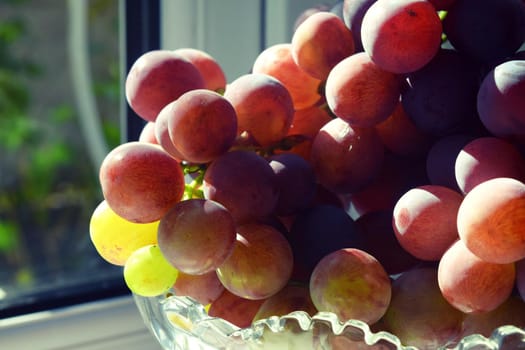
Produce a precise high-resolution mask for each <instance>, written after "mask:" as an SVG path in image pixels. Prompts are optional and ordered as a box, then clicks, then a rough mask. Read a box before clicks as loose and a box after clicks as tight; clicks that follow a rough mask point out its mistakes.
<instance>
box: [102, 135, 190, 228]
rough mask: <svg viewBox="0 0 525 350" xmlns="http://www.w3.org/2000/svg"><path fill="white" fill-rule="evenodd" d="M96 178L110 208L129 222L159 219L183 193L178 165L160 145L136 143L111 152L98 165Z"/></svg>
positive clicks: (116, 148)
mask: <svg viewBox="0 0 525 350" xmlns="http://www.w3.org/2000/svg"><path fill="white" fill-rule="evenodd" d="M99 179H100V185H101V188H102V192H103V195H104V198H105V199H106V201H107V202H108V205H109V206H110V207H111V209H113V210H114V211H115V213H117V214H118V215H119V216H121V217H122V218H124V219H126V220H128V221H132V222H139V223H147V222H153V221H157V220H160V218H161V217H162V216H164V214H165V213H166V212H167V211H168V210H169V209H170V208H171V207H172V206H173V205H175V203H177V202H179V200H180V199H181V198H182V195H183V193H184V174H183V173H182V168H181V166H180V164H179V162H178V161H177V160H176V159H174V158H173V157H171V156H170V155H169V154H168V153H166V152H165V151H164V150H163V149H162V148H161V147H160V146H158V145H154V144H149V143H145V142H139V141H131V142H127V143H124V144H121V145H119V146H117V147H115V148H114V149H113V150H111V151H110V152H109V153H108V154H107V155H106V157H105V158H104V160H103V162H102V164H101V166H100V171H99Z"/></svg>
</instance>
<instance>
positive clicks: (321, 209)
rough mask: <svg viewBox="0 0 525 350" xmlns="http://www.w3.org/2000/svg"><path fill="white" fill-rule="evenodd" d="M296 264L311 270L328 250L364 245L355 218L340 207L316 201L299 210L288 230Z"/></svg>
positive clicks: (303, 268) (307, 270)
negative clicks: (303, 209) (307, 207)
mask: <svg viewBox="0 0 525 350" xmlns="http://www.w3.org/2000/svg"><path fill="white" fill-rule="evenodd" d="M289 240H290V244H291V246H292V249H293V252H294V259H295V264H296V265H298V266H299V267H300V268H302V270H304V271H306V272H311V271H312V270H313V268H314V267H315V265H316V264H317V263H318V262H319V261H320V260H321V259H322V258H323V257H324V256H325V255H327V254H329V253H331V252H333V251H336V250H338V249H343V248H362V247H363V240H362V237H361V236H360V233H359V229H358V226H357V224H356V223H355V222H354V220H353V219H352V218H351V217H350V216H349V215H348V214H347V213H346V212H345V211H344V210H343V209H342V208H340V207H337V206H333V205H326V204H321V205H316V206H313V207H311V208H309V209H307V210H305V211H302V212H301V213H299V214H298V215H297V216H296V218H295V220H294V222H293V224H292V226H291V228H290V234H289Z"/></svg>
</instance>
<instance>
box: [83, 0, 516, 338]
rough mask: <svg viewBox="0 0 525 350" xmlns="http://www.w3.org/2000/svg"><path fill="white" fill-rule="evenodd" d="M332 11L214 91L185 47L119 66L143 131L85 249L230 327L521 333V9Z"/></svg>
mask: <svg viewBox="0 0 525 350" xmlns="http://www.w3.org/2000/svg"><path fill="white" fill-rule="evenodd" d="M337 5H338V6H337V7H335V6H334V10H333V11H331V10H330V8H327V7H319V8H317V9H308V11H305V12H304V14H303V15H302V16H301V17H300V18H299V19H300V20H299V19H298V21H297V22H296V26H295V29H294V34H293V37H292V39H291V41H290V42H287V43H280V44H275V45H272V46H270V47H268V48H266V49H265V50H264V51H262V52H261V53H260V54H259V56H258V57H256V59H255V60H254V62H253V66H252V70H251V71H250V72H249V73H247V74H245V75H242V76H240V77H238V78H236V79H234V80H233V81H231V82H227V81H226V78H225V75H224V73H223V71H222V69H221V66H220V65H219V63H218V62H217V61H216V60H215V59H214V58H213V57H212V56H211V55H209V54H208V53H206V52H204V51H201V50H197V49H190V48H182V49H177V50H164V49H162V50H153V51H150V52H146V53H144V54H143V55H142V56H141V57H140V58H139V59H138V60H137V61H136V62H135V64H134V65H133V67H132V68H131V70H130V72H129V73H128V75H127V79H126V98H127V102H128V103H129V105H130V107H131V108H132V109H133V110H134V111H135V112H136V113H137V114H138V115H139V116H140V117H141V118H143V119H144V121H145V122H146V123H145V126H144V129H143V131H142V133H141V135H140V138H139V140H137V141H130V142H127V143H124V144H121V145H119V146H117V147H116V148H115V149H113V150H112V151H111V152H110V153H109V154H108V155H107V157H106V158H105V159H104V161H103V163H102V164H101V167H100V184H101V189H102V192H103V195H104V199H103V201H102V202H101V203H100V205H99V206H98V207H97V208H96V209H95V211H94V212H93V215H92V219H91V224H90V234H91V239H92V242H93V244H94V246H95V248H96V249H97V251H98V252H99V254H100V255H101V256H102V257H103V258H104V259H106V260H107V261H108V262H109V263H112V264H115V265H120V266H123V268H124V278H125V281H126V283H127V285H128V286H129V288H130V289H131V291H132V292H134V293H136V294H139V295H142V296H158V295H162V294H164V293H167V292H168V291H174V292H175V293H176V294H180V295H189V296H191V297H193V298H194V299H196V300H197V301H199V302H201V303H202V304H205V305H209V314H210V315H213V316H218V317H222V318H224V319H227V320H229V321H230V322H232V323H235V324H236V325H238V326H240V327H245V326H248V325H249V324H251V322H252V321H254V320H257V319H261V318H265V317H269V316H272V315H283V314H286V313H288V312H291V311H294V310H303V311H306V312H308V313H309V314H311V315H313V314H315V313H316V312H318V311H330V312H333V313H335V314H336V315H338V316H339V318H340V319H341V320H346V319H359V320H362V321H364V322H366V323H368V324H369V325H370V326H371V327H372V329H374V330H386V331H389V332H392V333H394V334H396V335H397V336H399V337H400V339H401V340H402V342H403V343H406V344H408V345H414V346H418V347H422V348H429V347H430V348H437V347H438V346H439V345H443V344H446V343H450V342H455V341H458V340H459V339H461V337H463V336H465V335H468V334H471V333H476V332H478V333H482V334H484V335H486V336H488V335H490V333H491V332H492V330H493V329H494V328H496V327H498V326H500V325H503V324H514V325H517V326H520V327H525V158H524V153H523V152H524V150H525V61H524V60H523V57H524V54H523V53H522V52H520V51H519V49H520V47H521V45H522V44H523V43H524V41H525V4H524V3H523V2H522V1H521V0H455V1H454V0H447V1H444V0H432V1H431V0H344V1H341V2H340V3H338V4H337ZM335 9H338V11H339V12H337V11H335ZM336 343H337V340H336V339H335V338H334V344H336ZM334 346H335V345H334Z"/></svg>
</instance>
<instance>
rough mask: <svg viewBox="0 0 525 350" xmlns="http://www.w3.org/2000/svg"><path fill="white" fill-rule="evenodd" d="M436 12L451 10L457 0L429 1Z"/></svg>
mask: <svg viewBox="0 0 525 350" xmlns="http://www.w3.org/2000/svg"><path fill="white" fill-rule="evenodd" d="M428 2H430V3H431V4H432V5H434V7H435V8H436V10H449V9H450V8H451V7H452V5H454V3H455V2H456V0H428Z"/></svg>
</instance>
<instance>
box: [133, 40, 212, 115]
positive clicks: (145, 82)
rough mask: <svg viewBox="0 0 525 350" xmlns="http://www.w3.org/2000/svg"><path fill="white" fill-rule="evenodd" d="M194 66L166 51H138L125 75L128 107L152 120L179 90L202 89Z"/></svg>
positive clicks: (179, 56) (198, 74)
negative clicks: (141, 52)
mask: <svg viewBox="0 0 525 350" xmlns="http://www.w3.org/2000/svg"><path fill="white" fill-rule="evenodd" d="M204 86H205V82H204V79H203V78H202V75H201V74H200V73H199V71H198V69H197V68H196V67H195V66H194V65H193V64H191V63H190V62H189V61H188V60H186V59H184V58H183V57H182V56H181V55H178V54H176V53H174V52H172V51H170V50H152V51H148V52H145V53H144V54H142V55H141V56H140V57H139V58H138V59H137V60H136V61H135V62H134V63H133V65H132V66H131V69H130V71H129V72H128V74H127V76H126V82H125V94H126V99H127V101H128V104H129V106H130V107H131V108H132V109H133V110H134V111H135V113H137V114H138V115H139V116H140V117H142V118H143V119H145V120H146V121H155V119H157V115H158V114H159V112H160V111H161V109H162V108H164V106H165V105H167V104H168V103H170V102H172V101H173V100H176V99H177V98H179V96H180V95H182V94H183V93H185V92H187V91H190V90H193V89H200V88H204Z"/></svg>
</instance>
